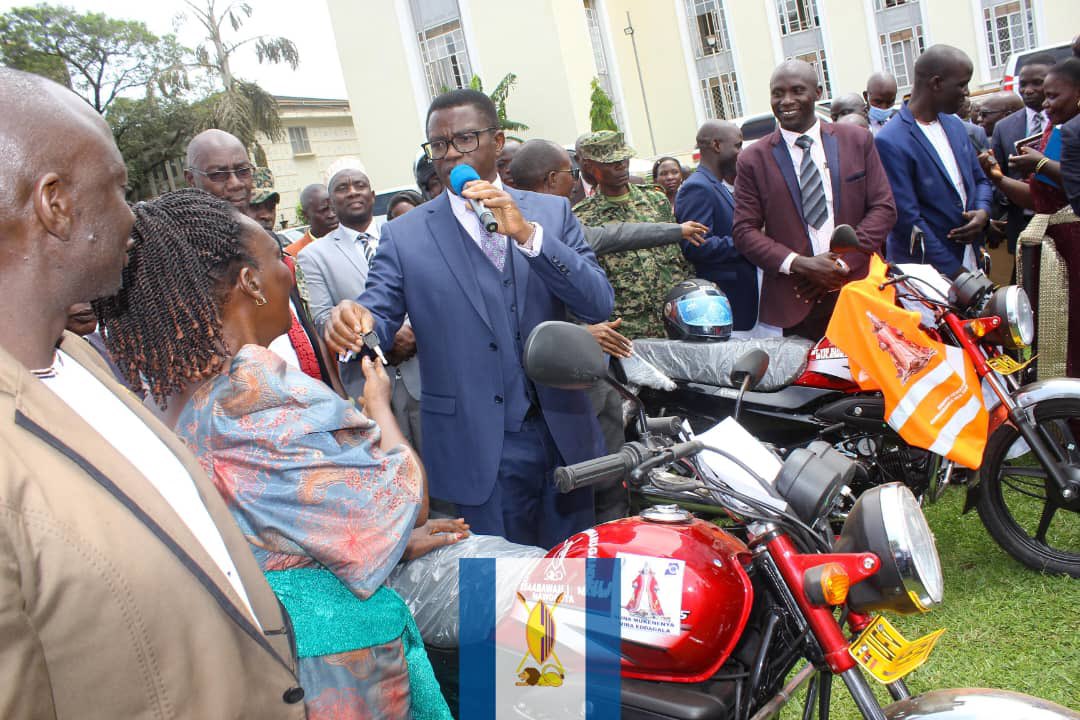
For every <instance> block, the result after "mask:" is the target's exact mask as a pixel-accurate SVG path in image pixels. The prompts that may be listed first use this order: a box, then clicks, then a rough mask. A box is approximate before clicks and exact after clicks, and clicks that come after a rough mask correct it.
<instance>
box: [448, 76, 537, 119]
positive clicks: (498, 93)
mask: <svg viewBox="0 0 1080 720" xmlns="http://www.w3.org/2000/svg"><path fill="white" fill-rule="evenodd" d="M515 83H517V75H515V74H514V73H506V75H504V76H503V79H502V80H500V81H499V84H498V85H496V86H495V89H494V90H492V91H491V95H489V96H488V97H490V98H491V102H493V103H495V113H496V114H497V115H498V116H499V127H500V128H502V129H503V130H528V129H529V126H528V125H526V124H525V123H520V122H518V121H517V120H510V119H509V118H507V117H506V100H507V98H508V97H509V95H510V90H512V89H513V87H514V84H515ZM469 87H470V88H472V89H473V90H479V91H480V92H484V83H483V82H482V81H481V80H480V76H479V75H473V76H472V79H471V80H470V81H469ZM448 91H449V88H443V92H448Z"/></svg>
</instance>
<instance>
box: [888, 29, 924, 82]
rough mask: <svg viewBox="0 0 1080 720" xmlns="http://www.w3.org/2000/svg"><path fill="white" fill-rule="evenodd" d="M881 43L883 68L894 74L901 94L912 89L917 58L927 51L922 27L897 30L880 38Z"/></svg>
mask: <svg viewBox="0 0 1080 720" xmlns="http://www.w3.org/2000/svg"><path fill="white" fill-rule="evenodd" d="M878 40H879V42H880V43H881V62H882V67H884V68H885V70H887V71H888V72H890V73H892V74H893V77H895V78H896V85H897V88H898V90H899V91H900V92H904V91H905V90H907V89H909V88H910V87H911V81H912V78H914V77H915V58H917V57H919V55H921V54H922V52H923V50H925V49H926V47H925V45H924V44H923V32H922V25H916V26H915V27H913V28H905V29H903V30H896V31H894V32H891V33H887V34H882V35H879V36H878Z"/></svg>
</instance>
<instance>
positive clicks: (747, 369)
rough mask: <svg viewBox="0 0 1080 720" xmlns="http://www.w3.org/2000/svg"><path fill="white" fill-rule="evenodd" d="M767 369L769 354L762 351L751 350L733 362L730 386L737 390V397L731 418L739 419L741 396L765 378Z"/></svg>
mask: <svg viewBox="0 0 1080 720" xmlns="http://www.w3.org/2000/svg"><path fill="white" fill-rule="evenodd" d="M768 369H769V354H768V353H767V352H765V351H764V350H760V349H758V350H751V351H750V352H748V353H746V354H744V355H743V356H742V357H740V358H739V359H738V360H736V361H735V366H734V367H732V368H731V384H732V385H733V386H735V387H737V388H739V395H738V397H736V398H735V413H734V415H733V417H734V418H735V420H736V421H737V420H738V419H739V411H740V410H742V400H743V395H744V394H746V391H747V390H749V389H750V388H752V387H756V386H757V384H758V383H759V382H761V379H762V378H763V377H765V371H766V370H768Z"/></svg>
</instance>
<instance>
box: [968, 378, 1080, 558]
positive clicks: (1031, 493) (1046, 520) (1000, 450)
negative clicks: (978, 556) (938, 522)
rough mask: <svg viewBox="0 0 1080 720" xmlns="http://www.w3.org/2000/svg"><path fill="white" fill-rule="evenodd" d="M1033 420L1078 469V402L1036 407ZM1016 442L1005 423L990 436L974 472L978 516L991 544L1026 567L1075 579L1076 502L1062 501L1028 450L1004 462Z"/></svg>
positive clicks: (1079, 507)
mask: <svg viewBox="0 0 1080 720" xmlns="http://www.w3.org/2000/svg"><path fill="white" fill-rule="evenodd" d="M1034 417H1035V422H1036V424H1037V426H1038V427H1039V432H1040V433H1041V434H1042V436H1043V438H1044V439H1046V440H1047V441H1049V442H1051V443H1052V448H1051V449H1052V451H1054V452H1056V453H1059V454H1060V455H1061V456H1063V457H1066V458H1068V461H1069V463H1070V464H1071V465H1073V466H1074V467H1076V466H1080V400H1074V399H1063V400H1048V401H1045V402H1043V403H1039V404H1038V405H1036V406H1035V409H1034ZM1017 441H1020V442H1021V443H1023V440H1022V438H1021V437H1020V433H1019V431H1018V430H1017V429H1016V428H1015V427H1014V426H1013V425H1011V424H1004V425H1002V426H1001V427H999V428H998V429H997V430H996V431H995V432H994V434H993V435H992V436H991V437H990V440H989V442H988V443H987V445H986V451H985V452H984V454H983V463H982V468H981V469H980V471H979V473H980V483H979V488H978V500H977V504H976V507H977V509H978V511H979V517H980V518H981V519H982V522H983V525H985V526H986V530H987V532H989V533H990V536H991V537H992V538H993V539H994V541H995V542H996V543H997V544H998V545H1000V546H1001V548H1002V549H1003V550H1004V551H1005V552H1007V553H1008V554H1009V555H1011V556H1012V557H1014V558H1016V559H1017V560H1019V561H1020V562H1021V563H1023V564H1024V565H1026V566H1027V567H1029V568H1032V569H1034V570H1039V571H1042V572H1047V573H1051V574H1054V575H1071V576H1072V577H1074V578H1080V498H1073V499H1072V500H1065V499H1064V498H1062V497H1061V494H1060V490H1059V489H1058V487H1057V484H1056V483H1054V482H1053V480H1051V479H1050V478H1049V476H1048V475H1047V473H1046V471H1045V470H1044V469H1043V468H1042V465H1041V464H1040V463H1039V461H1038V459H1037V458H1036V457H1035V455H1034V454H1033V453H1032V452H1031V451H1030V450H1027V451H1026V452H1024V453H1023V454H1020V455H1019V456H1017V457H1013V458H1009V457H1008V455H1009V451H1010V449H1011V448H1013V446H1014V443H1016V442H1017ZM1025 448H1026V444H1023V445H1021V446H1019V447H1018V448H1017V450H1024V449H1025ZM1032 528H1033V529H1034V531H1033V532H1032V531H1031V529H1032ZM1051 531H1052V532H1051ZM1061 544H1063V545H1064V546H1065V547H1058V545H1061Z"/></svg>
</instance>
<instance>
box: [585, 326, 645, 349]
mask: <svg viewBox="0 0 1080 720" xmlns="http://www.w3.org/2000/svg"><path fill="white" fill-rule="evenodd" d="M620 325H622V318H615V319H614V320H611V321H608V322H601V323H596V324H595V325H587V326H585V329H586V330H588V331H589V333H590V334H591V335H592V336H593V337H594V338H596V342H598V343H600V347H601V349H603V351H604V352H606V353H607V354H608V355H611V356H612V357H617V358H628V357H630V353H632V352H633V350H634V347H633V345H632V344H631V343H630V340H629V339H628V338H627V337H625V336H624V335H622V334H621V333H619V332H618V331H616V329H615V328H617V327H619V326H620Z"/></svg>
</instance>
